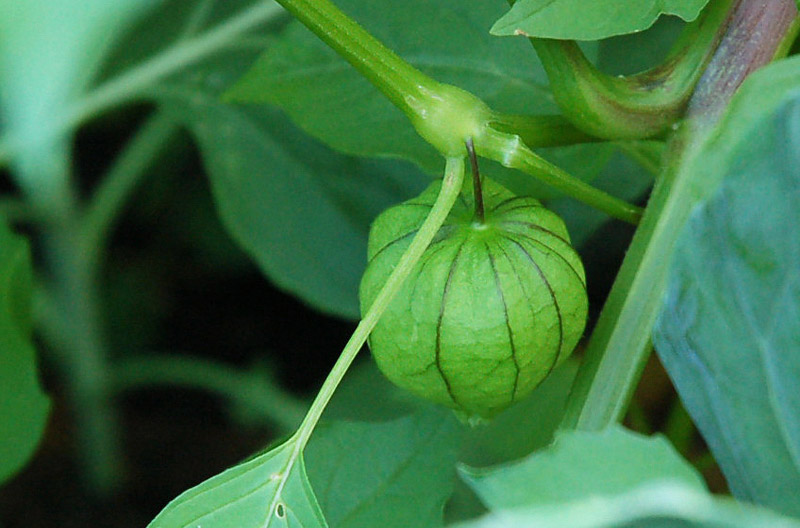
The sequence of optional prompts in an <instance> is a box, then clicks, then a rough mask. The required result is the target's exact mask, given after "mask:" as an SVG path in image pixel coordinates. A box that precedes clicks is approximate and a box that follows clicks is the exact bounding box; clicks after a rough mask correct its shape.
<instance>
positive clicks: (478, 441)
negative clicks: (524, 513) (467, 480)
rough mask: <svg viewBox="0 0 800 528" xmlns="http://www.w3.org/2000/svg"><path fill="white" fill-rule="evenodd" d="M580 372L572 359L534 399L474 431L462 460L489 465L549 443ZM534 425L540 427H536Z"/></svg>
mask: <svg viewBox="0 0 800 528" xmlns="http://www.w3.org/2000/svg"><path fill="white" fill-rule="evenodd" d="M577 371H578V361H577V360H575V359H573V358H570V359H568V360H567V361H565V362H564V363H563V364H562V365H560V366H559V367H558V368H556V369H554V370H553V372H551V373H550V374H549V375H548V376H547V378H545V380H544V381H543V382H542V384H541V385H539V386H538V387H536V389H535V390H534V391H533V392H532V393H531V394H530V396H528V397H526V398H524V399H522V400H521V401H519V402H517V403H515V404H514V405H512V406H511V407H509V408H508V409H506V410H505V411H503V412H502V413H500V414H499V415H497V417H496V418H494V419H492V421H491V422H489V423H488V424H486V425H483V426H481V427H474V428H472V429H470V431H469V432H468V433H467V440H466V442H465V445H464V448H463V449H462V453H461V457H460V460H461V461H462V462H465V463H467V464H470V465H474V466H487V465H490V464H498V463H501V462H507V461H509V460H516V459H519V458H522V457H524V456H526V455H528V454H529V453H531V452H533V451H534V450H536V449H540V448H542V447H544V446H546V445H547V444H549V443H550V442H551V441H552V440H553V434H554V433H555V430H556V428H557V427H558V424H559V422H560V421H561V415H562V412H563V409H564V403H565V402H566V401H567V396H568V395H569V391H570V388H571V387H572V381H573V380H574V379H575V374H576V373H577ZM531 424H536V425H535V427H532V426H531Z"/></svg>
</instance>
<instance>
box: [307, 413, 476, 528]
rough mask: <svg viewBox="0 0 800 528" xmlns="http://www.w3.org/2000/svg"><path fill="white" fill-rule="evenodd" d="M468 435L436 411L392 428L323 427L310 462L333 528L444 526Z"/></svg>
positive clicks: (385, 424)
mask: <svg viewBox="0 0 800 528" xmlns="http://www.w3.org/2000/svg"><path fill="white" fill-rule="evenodd" d="M462 431H463V427H462V426H461V425H460V424H459V423H458V421H457V420H456V419H455V417H454V416H453V413H452V412H450V411H449V410H445V409H440V408H432V407H427V408H426V409H424V410H421V411H419V412H417V413H415V414H413V415H411V416H408V417H405V418H401V419H399V420H394V421H390V422H383V423H365V422H352V423H347V422H334V423H332V424H330V425H327V426H326V425H323V426H321V427H320V428H319V429H318V430H317V431H316V432H315V433H314V437H312V441H311V444H310V445H309V446H308V451H307V453H306V458H307V466H308V474H309V478H310V479H311V482H312V483H313V485H314V488H315V489H317V490H318V495H317V496H318V498H319V502H320V506H321V507H322V510H323V511H324V512H325V515H326V517H327V519H328V521H329V523H330V525H331V527H338V528H374V527H377V526H380V527H381V528H407V527H409V526H413V527H414V528H432V527H436V526H442V511H443V508H444V503H445V501H446V500H447V498H448V497H449V496H450V494H451V493H452V490H453V480H454V477H455V471H454V465H455V462H456V457H457V454H458V450H459V447H460V440H461V433H462Z"/></svg>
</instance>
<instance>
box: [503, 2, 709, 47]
mask: <svg viewBox="0 0 800 528" xmlns="http://www.w3.org/2000/svg"><path fill="white" fill-rule="evenodd" d="M707 3H708V0H637V1H635V2H631V1H629V0H593V1H591V2H586V1H584V0H519V1H517V2H516V3H515V4H514V6H513V7H512V8H511V10H510V11H509V12H508V13H506V14H505V15H503V17H501V18H500V19H499V20H498V21H497V22H495V24H494V26H493V27H492V30H491V31H492V34H494V35H503V36H507V35H526V36H529V37H537V38H551V39H561V40H600V39H605V38H608V37H613V36H616V35H626V34H630V33H636V32H638V31H643V30H645V29H647V28H649V27H650V26H652V25H653V24H654V23H655V21H656V20H657V19H658V18H659V17H660V16H662V15H676V16H678V17H680V18H682V19H683V20H686V21H687V22H690V21H692V20H694V19H695V18H697V16H698V15H699V14H700V11H701V10H702V9H703V7H705V5H706V4H707Z"/></svg>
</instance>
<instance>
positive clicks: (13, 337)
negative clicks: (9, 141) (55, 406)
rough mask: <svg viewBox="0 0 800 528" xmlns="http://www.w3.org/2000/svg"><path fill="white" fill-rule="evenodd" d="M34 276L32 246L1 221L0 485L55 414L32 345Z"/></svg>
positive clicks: (19, 464)
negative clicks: (31, 304)
mask: <svg viewBox="0 0 800 528" xmlns="http://www.w3.org/2000/svg"><path fill="white" fill-rule="evenodd" d="M32 271H33V270H32V267H31V257H30V251H29V248H28V243H27V241H26V240H25V239H24V238H22V237H21V236H17V235H15V234H14V233H12V232H11V230H10V229H9V228H8V226H6V225H5V222H4V221H0V387H2V395H0V483H2V482H3V481H5V480H6V479H8V478H9V477H10V476H11V475H13V474H14V473H15V472H16V471H18V470H19V469H20V468H21V467H22V466H23V465H24V464H25V463H26V462H27V461H28V459H29V458H30V457H31V455H32V454H33V452H34V450H35V449H36V446H37V445H38V443H39V439H40V438H41V436H42V433H44V428H45V424H46V422H47V416H48V411H49V408H50V402H49V400H48V398H47V396H45V394H44V393H43V392H42V389H41V387H40V385H39V381H38V376H37V372H36V351H35V350H34V348H33V343H32V340H31V338H32V336H31V331H32V330H31V306H30V302H31V294H32V291H33V284H32Z"/></svg>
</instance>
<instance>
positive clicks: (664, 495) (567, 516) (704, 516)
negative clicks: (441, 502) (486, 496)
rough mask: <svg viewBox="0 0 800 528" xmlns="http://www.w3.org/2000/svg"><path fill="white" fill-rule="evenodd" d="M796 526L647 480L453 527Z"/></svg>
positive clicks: (758, 511)
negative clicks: (601, 494)
mask: <svg viewBox="0 0 800 528" xmlns="http://www.w3.org/2000/svg"><path fill="white" fill-rule="evenodd" d="M567 526H568V527H569V528H654V527H657V528H662V527H663V528H798V527H800V523H798V522H797V521H795V520H792V519H788V518H786V517H781V516H780V515H777V514H775V513H773V512H770V511H765V510H761V509H758V508H754V507H751V506H745V505H742V504H740V503H736V502H734V501H732V500H730V499H727V498H714V497H712V496H711V495H709V494H707V493H705V492H702V491H699V490H697V489H695V488H693V487H690V486H686V485H683V484H675V483H670V484H665V483H663V482H662V483H648V484H646V485H642V486H640V487H637V488H635V489H633V490H631V491H629V492H626V493H620V494H615V495H613V496H608V497H597V496H593V497H585V498H583V499H580V500H575V501H572V502H569V503H566V504H558V505H551V504H542V505H539V506H535V507H530V508H518V509H513V510H498V511H495V512H493V513H492V514H490V515H487V516H486V517H484V518H482V519H480V520H477V521H472V522H468V523H464V524H459V525H457V526H454V527H453V528H524V527H531V528H533V527H536V528H565V527H567Z"/></svg>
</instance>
